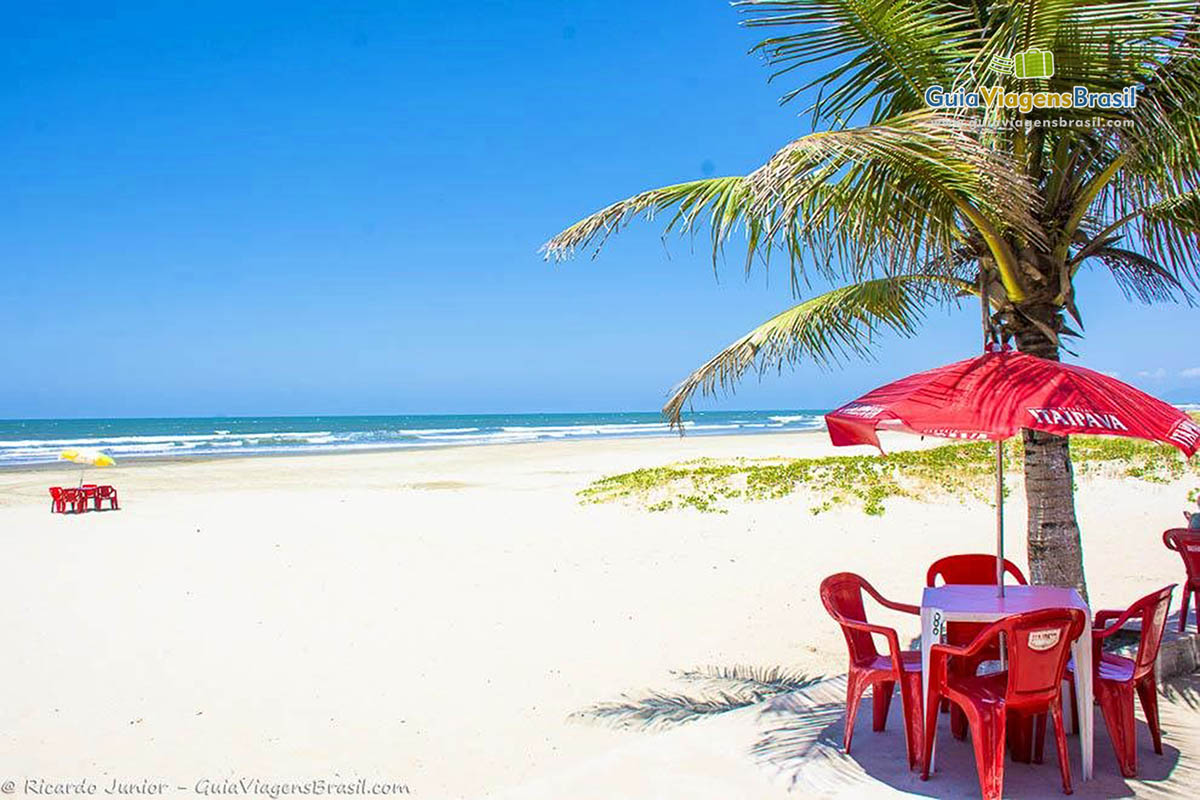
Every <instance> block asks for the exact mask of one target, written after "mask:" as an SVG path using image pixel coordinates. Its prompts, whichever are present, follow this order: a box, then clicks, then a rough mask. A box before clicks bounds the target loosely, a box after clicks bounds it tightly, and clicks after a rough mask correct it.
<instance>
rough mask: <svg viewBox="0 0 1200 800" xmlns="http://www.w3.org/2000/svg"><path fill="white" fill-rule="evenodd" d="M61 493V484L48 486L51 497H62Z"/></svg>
mask: <svg viewBox="0 0 1200 800" xmlns="http://www.w3.org/2000/svg"><path fill="white" fill-rule="evenodd" d="M62 493H63V490H62V487H61V486H51V487H50V496H51V497H52V498H54V499H55V500H57V499H59V498H60V497H62Z"/></svg>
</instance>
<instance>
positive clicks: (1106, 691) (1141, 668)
mask: <svg viewBox="0 0 1200 800" xmlns="http://www.w3.org/2000/svg"><path fill="white" fill-rule="evenodd" d="M1173 591H1175V584H1171V585H1170V586H1165V587H1163V588H1162V589H1159V590H1158V591H1157V592H1152V593H1151V594H1148V595H1146V596H1145V597H1143V598H1142V599H1141V600H1138V601H1137V602H1136V603H1134V604H1133V605H1131V606H1130V607H1129V608H1127V609H1125V610H1124V611H1097V612H1096V621H1095V623H1094V624H1093V626H1092V653H1093V654H1092V668H1093V674H1094V677H1093V684H1094V685H1095V690H1094V691H1095V694H1096V699H1097V700H1099V701H1100V712H1101V713H1102V714H1103V715H1104V726H1105V727H1106V728H1107V729H1108V738H1110V739H1112V744H1113V752H1115V753H1116V755H1117V766H1118V767H1120V769H1121V774H1122V775H1124V776H1125V777H1126V778H1132V777H1134V776H1136V775H1137V727H1136V726H1135V724H1134V720H1133V693H1134V691H1136V692H1137V695H1138V698H1139V699H1140V700H1141V701H1142V710H1143V711H1144V712H1146V726H1147V727H1148V728H1150V739H1151V740H1152V741H1153V743H1154V752H1155V753H1158V754H1159V755H1162V728H1161V727H1160V726H1159V723H1158V681H1157V679H1156V678H1155V677H1154V662H1155V661H1157V660H1158V650H1159V647H1160V646H1161V645H1162V637H1163V632H1164V631H1165V630H1166V628H1167V613H1168V612H1169V611H1170V606H1171V593H1172V592H1173ZM1131 619H1138V620H1140V622H1141V635H1140V637H1139V639H1138V649H1137V654H1136V655H1135V656H1134V657H1133V658H1125V657H1124V656H1119V655H1117V654H1116V653H1105V652H1103V651H1102V648H1101V645H1102V644H1103V643H1104V640H1105V639H1107V638H1108V637H1109V636H1112V635H1113V634H1114V633H1116V632H1117V631H1119V630H1120V629H1121V626H1122V625H1124V624H1125V623H1126V622H1128V621H1129V620H1131ZM1109 621H1112V624H1111V625H1109V624H1107V623H1109ZM1069 672H1070V670H1068V673H1069ZM1078 713H1079V710H1078V701H1077V699H1076V697H1075V684H1074V682H1072V683H1071V716H1072V727H1074V728H1075V729H1078V727H1079V721H1078V718H1077V717H1078Z"/></svg>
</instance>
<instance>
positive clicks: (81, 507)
mask: <svg viewBox="0 0 1200 800" xmlns="http://www.w3.org/2000/svg"><path fill="white" fill-rule="evenodd" d="M62 499H63V503H64V504H66V505H69V506H71V510H72V511H74V512H75V513H76V514H82V513H83V512H84V511H87V498H86V497H85V496H84V494H83V490H82V489H63V490H62Z"/></svg>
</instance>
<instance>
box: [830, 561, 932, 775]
mask: <svg viewBox="0 0 1200 800" xmlns="http://www.w3.org/2000/svg"><path fill="white" fill-rule="evenodd" d="M863 592H866V593H867V594H869V595H870V596H871V597H873V598H875V600H876V602H878V603H879V604H880V605H882V606H884V607H885V608H890V609H892V610H894V611H903V612H905V613H906V614H920V609H918V608H917V607H916V606H912V605H907V604H905V603H894V602H892V601H890V600H886V599H884V597H883V596H882V595H880V594H879V592H877V591H876V590H875V587H873V586H872V585H871V584H869V583H868V582H867V581H866V579H864V578H862V577H860V576H858V575H855V574H853V573H850V572H839V573H838V574H836V575H830V576H829V577H828V578H826V579H825V580H823V581H822V582H821V602H822V603H823V604H824V605H825V610H826V611H828V612H829V615H830V616H831V617H833V618H834V620H836V621H837V623H838V624H839V625H841V627H842V635H843V636H845V637H846V647H847V648H848V649H849V651H850V670H849V673H850V674H849V676H848V677H847V679H846V733H845V736H844V738H843V745H844V746H845V750H846V752H847V753H849V752H850V743H851V741H852V740H853V739H854V718H855V717H856V716H857V715H858V704H859V701H860V700H861V699H862V695H863V692H865V691H866V689H867V686H870V687H871V698H872V707H873V713H874V720H873V726H872V727H873V729H874V730H876V731H882V730H884V727H885V726H886V725H887V715H888V708H889V706H891V703H892V693H893V691H894V690H895V688H896V684H897V683H899V684H900V704H901V707H902V708H903V709H904V743H905V748H906V750H907V751H908V766H909V769H913V768H915V767H916V766H917V759H918V758H920V753H921V740H922V736H921V654H920V652H918V651H908V650H901V649H900V639H899V636H897V634H896V631H895V630H894V629H893V628H888V627H884V626H883V625H872V624H870V623H869V622H867V614H866V610H865V608H864V606H863ZM873 634H876V635H879V636H883V637H884V638H885V639H886V640H887V643H888V653H887V655H881V654H880V653H879V652H878V651H877V650H876V649H875V640H874V637H873Z"/></svg>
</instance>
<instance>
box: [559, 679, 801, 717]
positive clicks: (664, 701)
mask: <svg viewBox="0 0 1200 800" xmlns="http://www.w3.org/2000/svg"><path fill="white" fill-rule="evenodd" d="M671 674H672V676H673V677H675V678H676V679H677V680H680V681H682V682H685V683H688V684H692V685H695V686H696V687H697V688H698V689H699V692H697V693H689V692H683V691H681V692H668V691H657V690H649V691H647V692H646V693H645V694H643V695H641V696H631V695H626V694H623V695H621V697H620V699H618V700H615V701H608V702H602V703H596V704H595V705H592V706H588V707H587V708H585V709H582V710H581V711H577V712H575V713H574V714H572V715H571V717H572V718H573V719H581V720H591V721H598V722H603V723H606V724H609V725H612V726H614V727H618V728H629V729H637V730H650V729H655V728H667V727H673V726H676V725H682V724H685V723H688V722H694V721H696V720H700V719H706V718H709V717H713V716H716V715H718V714H724V713H727V712H729V711H736V710H737V709H739V708H746V707H748V706H752V705H757V704H758V703H761V702H763V701H764V700H768V699H771V698H774V697H778V696H780V695H785V694H788V693H790V692H796V691H800V690H802V689H806V688H808V687H810V686H812V685H813V684H815V683H817V682H818V681H820V680H821V676H818V677H815V678H813V677H809V676H807V675H805V674H803V673H798V672H793V671H791V670H788V669H785V668H783V667H755V666H747V665H740V664H739V665H734V666H706V667H697V668H695V669H689V670H676V671H673V672H672V673H671Z"/></svg>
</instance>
